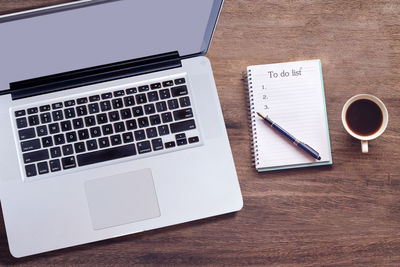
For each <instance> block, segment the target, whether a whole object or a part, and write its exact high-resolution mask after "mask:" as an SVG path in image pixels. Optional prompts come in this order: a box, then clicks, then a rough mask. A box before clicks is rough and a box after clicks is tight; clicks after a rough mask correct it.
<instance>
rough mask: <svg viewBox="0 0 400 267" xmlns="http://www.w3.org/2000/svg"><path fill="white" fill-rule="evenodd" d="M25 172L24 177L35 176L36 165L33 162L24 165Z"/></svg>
mask: <svg viewBox="0 0 400 267" xmlns="http://www.w3.org/2000/svg"><path fill="white" fill-rule="evenodd" d="M25 173H26V177H32V176H36V175H37V172H36V165H35V164H30V165H26V166H25Z"/></svg>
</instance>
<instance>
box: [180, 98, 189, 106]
mask: <svg viewBox="0 0 400 267" xmlns="http://www.w3.org/2000/svg"><path fill="white" fill-rule="evenodd" d="M179 104H181V108H184V107H188V106H190V99H189V97H188V96H185V97H181V98H179Z"/></svg>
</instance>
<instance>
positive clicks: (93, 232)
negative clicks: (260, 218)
mask: <svg viewBox="0 0 400 267" xmlns="http://www.w3.org/2000/svg"><path fill="white" fill-rule="evenodd" d="M221 6H222V0H202V1H197V0H191V1H188V0H170V1H162V0H159V1H156V0H147V1H129V0H120V1H80V2H77V3H76V2H75V3H73V4H71V5H61V6H55V7H51V8H45V9H41V10H34V11H28V12H22V13H18V14H13V15H7V16H3V17H2V18H1V19H0V36H1V46H0V58H1V60H0V89H1V91H0V125H1V131H0V146H1V152H0V167H1V174H0V199H1V206H2V209H3V215H4V220H5V225H6V231H7V237H8V242H9V247H10V251H11V254H12V255H13V256H15V257H23V256H27V255H32V254H37V253H42V252H46V251H51V250H56V249H61V248H65V247H70V246H75V245H79V244H84V243H88V242H94V241H98V240H103V239H108V238H113V237H117V236H122V235H127V234H132V233H137V232H142V231H146V230H151V229H155V228H159V227H165V226H169V225H174V224H178V223H183V222H187V221H192V220H197V219H201V218H206V217H210V216H214V215H219V214H223V213H228V212H234V211H237V210H240V209H241V207H242V205H243V202H242V196H241V192H240V188H239V183H238V179H237V174H236V171H235V167H234V162H233V159H232V154H231V149H230V145H229V142H228V138H227V133H226V129H225V126H224V120H223V116H222V112H221V108H220V104H219V100H218V96H217V90H216V87H215V82H214V78H213V74H212V70H211V65H210V62H209V60H208V59H207V58H206V57H204V54H205V53H206V51H207V49H208V46H209V44H210V40H211V37H212V34H213V31H214V27H215V24H216V22H217V18H218V15H219V12H220V9H221Z"/></svg>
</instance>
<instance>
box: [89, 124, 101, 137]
mask: <svg viewBox="0 0 400 267" xmlns="http://www.w3.org/2000/svg"><path fill="white" fill-rule="evenodd" d="M90 136H91V137H92V138H96V137H100V136H101V129H100V127H98V126H97V127H93V128H90Z"/></svg>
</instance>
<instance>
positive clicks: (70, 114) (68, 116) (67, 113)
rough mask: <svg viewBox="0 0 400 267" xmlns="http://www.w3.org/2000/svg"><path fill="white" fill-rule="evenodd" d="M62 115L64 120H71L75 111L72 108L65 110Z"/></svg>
mask: <svg viewBox="0 0 400 267" xmlns="http://www.w3.org/2000/svg"><path fill="white" fill-rule="evenodd" d="M64 115H65V118H66V119H72V118H75V116H76V114H75V109H74V108H67V109H65V110H64Z"/></svg>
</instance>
